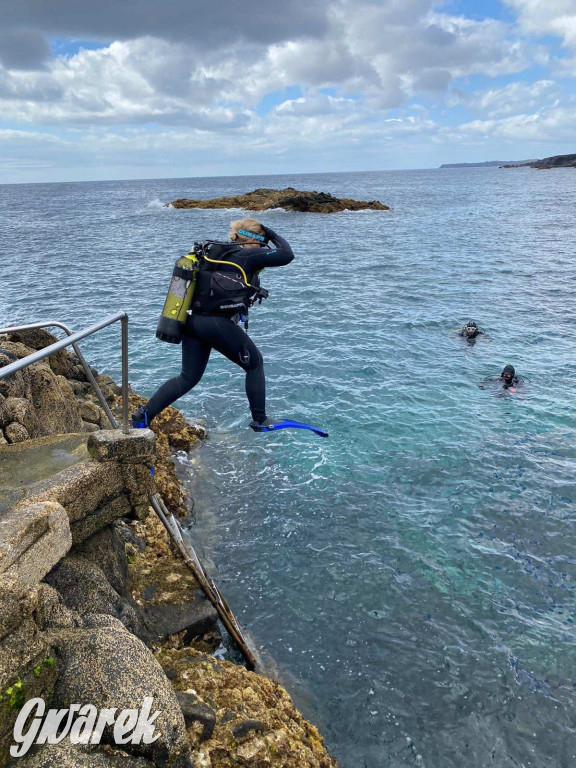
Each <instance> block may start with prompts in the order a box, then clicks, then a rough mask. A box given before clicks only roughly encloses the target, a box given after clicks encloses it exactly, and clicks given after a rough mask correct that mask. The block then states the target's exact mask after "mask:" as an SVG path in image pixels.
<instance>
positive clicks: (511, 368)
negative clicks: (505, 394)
mask: <svg viewBox="0 0 576 768" xmlns="http://www.w3.org/2000/svg"><path fill="white" fill-rule="evenodd" d="M505 373H511V374H512V376H514V375H515V374H516V370H515V368H514V366H513V365H506V366H504V370H503V371H502V373H501V374H500V375H501V376H504V374H505Z"/></svg>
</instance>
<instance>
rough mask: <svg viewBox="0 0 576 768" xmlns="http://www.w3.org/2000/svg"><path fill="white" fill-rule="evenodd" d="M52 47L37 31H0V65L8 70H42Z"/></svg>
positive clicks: (22, 29) (20, 29) (18, 28)
mask: <svg viewBox="0 0 576 768" xmlns="http://www.w3.org/2000/svg"><path fill="white" fill-rule="evenodd" d="M49 55H50V46H49V45H48V43H47V41H46V40H45V38H44V37H43V35H42V34H41V33H40V32H38V31H37V30H35V29H30V28H26V27H16V28H12V29H8V28H6V27H4V28H3V29H2V30H0V63H1V64H3V65H4V66H5V67H7V68H8V69H24V70H30V69H32V70H33V69H41V68H42V67H43V66H44V64H45V62H46V60H47V59H48V56H49Z"/></svg>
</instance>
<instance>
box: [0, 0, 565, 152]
mask: <svg viewBox="0 0 576 768" xmlns="http://www.w3.org/2000/svg"><path fill="white" fill-rule="evenodd" d="M506 1H507V2H508V3H509V5H511V6H512V7H513V8H514V9H515V10H516V12H517V13H518V19H519V23H518V24H514V23H508V22H505V21H501V20H497V19H490V18H484V19H482V20H478V19H473V18H469V17H467V16H466V15H464V14H455V13H450V12H449V8H450V7H451V6H449V5H442V4H440V5H439V4H437V3H435V2H434V0H354V2H353V0H330V2H328V0H317V1H316V2H314V3H312V2H309V0H286V2H284V3H283V4H281V5H279V4H273V3H270V2H268V1H267V2H264V0H246V2H245V3H243V4H238V3H237V2H232V0H221V1H220V2H219V3H208V2H207V0H187V1H186V3H184V1H183V0H173V2H172V3H170V4H164V5H160V3H159V1H158V0H123V1H122V2H121V0H111V2H109V3H107V4H104V5H102V4H97V3H94V2H92V1H91V2H88V0H75V2H74V3H70V2H69V0H52V2H50V3H45V2H44V0H42V2H40V0H19V2H14V3H10V2H6V0H5V1H4V3H3V9H2V23H3V26H2V32H0V110H1V112H0V114H1V115H2V119H3V120H4V121H5V124H9V125H10V127H11V128H12V126H13V125H20V126H27V127H28V128H30V134H32V135H36V136H38V137H39V138H38V139H37V142H39V144H38V146H40V145H41V146H42V147H46V140H45V139H44V138H42V131H37V132H35V131H34V130H33V127H34V126H36V127H37V128H41V129H42V130H43V131H44V134H45V133H46V129H49V131H51V132H52V133H53V134H54V136H55V137H59V141H60V143H54V144H51V145H50V147H49V150H48V152H49V154H50V156H51V157H53V158H57V162H59V163H60V162H61V163H68V159H67V158H68V157H70V158H71V160H70V162H75V160H74V158H79V157H80V156H81V155H82V153H83V156H84V157H85V158H86V162H87V163H88V165H90V163H91V162H92V159H94V166H96V165H97V163H98V162H101V159H102V158H103V157H109V158H113V160H114V162H115V163H118V162H120V160H119V159H120V158H121V159H122V162H123V163H124V164H130V163H134V164H137V163H138V162H140V163H141V162H143V160H144V158H145V157H146V153H149V154H153V153H158V154H159V157H173V158H174V157H176V153H178V152H180V153H181V156H182V157H184V156H186V158H188V157H193V158H198V159H199V161H200V162H203V157H206V156H207V155H208V154H211V155H213V156H214V157H215V158H223V159H225V160H226V161H227V160H228V159H231V158H233V159H234V160H235V162H236V161H237V159H238V158H239V157H242V158H250V160H251V162H253V159H254V158H258V157H267V156H271V157H274V158H275V159H276V160H278V162H280V161H281V160H283V158H287V157H289V156H291V153H292V155H294V153H296V154H298V153H300V154H299V155H298V156H301V157H304V156H305V153H306V152H308V153H313V154H314V158H315V160H316V159H318V158H319V157H322V156H325V157H326V158H328V157H329V153H330V152H332V153H333V154H332V156H333V157H342V156H343V155H344V154H346V156H347V157H352V156H355V155H354V153H357V155H356V156H360V153H361V152H363V151H368V150H366V148H369V149H370V151H372V152H373V153H374V156H375V157H376V158H379V157H381V156H384V154H385V153H390V152H391V146H397V147H398V148H399V152H401V151H402V150H403V149H406V150H407V151H408V150H410V151H412V150H413V149H414V147H415V146H416V145H417V144H418V143H420V144H421V145H424V146H426V145H427V146H430V145H432V144H439V145H440V144H442V143H443V142H448V143H450V142H453V141H456V140H458V141H461V142H465V141H467V140H470V141H477V142H478V141H480V142H481V141H484V140H486V141H488V140H489V139H490V137H495V136H498V137H501V138H502V137H509V136H511V135H512V133H513V131H514V130H518V131H520V132H521V134H522V135H523V136H526V137H536V138H534V140H535V141H543V140H544V139H543V138H541V137H543V136H548V137H553V136H555V135H557V136H564V135H565V120H566V119H567V117H568V115H569V114H571V111H570V110H571V106H570V105H569V104H566V103H565V101H563V93H562V90H561V89H560V87H559V86H558V85H556V84H554V82H553V81H552V80H551V78H550V75H547V76H540V77H541V79H540V80H539V81H538V82H536V83H532V84H531V83H530V82H509V80H510V79H511V78H514V79H516V80H517V79H518V75H519V73H522V72H524V71H525V70H526V71H527V70H530V69H531V68H533V66H534V65H535V64H538V65H540V66H541V67H546V66H549V65H550V56H549V53H548V51H547V48H546V45H544V44H543V43H541V42H540V41H538V40H536V41H535V40H534V36H535V35H537V34H540V33H546V34H549V33H550V32H552V33H553V34H557V35H560V36H561V38H562V40H563V41H564V42H565V44H566V45H571V44H572V43H571V41H572V40H573V34H572V33H573V30H574V29H576V27H575V26H574V25H573V20H574V17H575V15H576V14H575V12H574V10H573V8H571V5H572V4H573V0H569V1H568V0H566V2H565V1H564V0H550V2H549V3H548V5H547V6H546V7H544V5H543V3H542V2H540V0H506ZM0 2H2V0H0ZM55 37H56V38H58V39H60V40H62V39H64V40H65V41H66V40H70V39H71V38H76V39H77V40H85V41H88V42H90V41H99V42H100V43H101V45H100V46H99V47H97V48H96V49H95V50H92V49H91V50H83V49H80V50H77V47H72V50H74V51H76V52H75V53H73V54H69V55H58V54H57V53H53V54H52V55H50V56H48V55H47V54H48V43H47V40H49V39H50V40H52V43H54V38H55ZM575 39H576V38H575ZM92 47H93V46H91V48H92ZM54 50H55V51H58V50H70V48H67V47H64V48H59V47H58V46H55V47H54ZM490 78H494V79H495V78H498V80H497V81H496V82H497V84H495V85H493V86H492V87H489V86H488V85H487V81H489V79H490ZM524 79H525V80H527V81H528V80H529V79H530V77H528V76H527V77H525V78H524ZM478 81H480V82H481V83H482V88H481V90H475V88H478ZM501 83H503V84H501ZM286 89H288V92H289V93H291V94H293V93H294V91H295V92H296V93H297V94H298V95H299V97H298V98H287V99H285V100H284V101H283V102H282V103H279V104H277V103H276V101H277V100H279V98H280V96H279V94H281V93H282V92H284V91H285V90H286ZM419 104H420V106H419ZM422 104H427V105H431V104H433V105H434V109H435V110H436V111H434V112H432V114H434V115H438V108H444V107H447V108H448V110H449V109H450V108H451V107H455V106H458V107H459V108H462V109H463V110H466V111H467V113H468V114H467V117H466V118H465V121H464V123H463V124H462V125H461V126H459V127H458V128H450V129H448V128H443V127H442V125H441V124H440V121H441V118H438V117H435V118H434V119H432V118H431V117H430V114H429V113H428V112H427V111H426V109H425V108H424V107H422V106H421V105H422ZM430 109H432V107H430ZM563 110H564V111H563ZM264 112H266V113H265V114H264ZM556 117H557V118H558V119H556ZM472 118H475V119H472ZM476 118H477V119H476ZM459 119H460V120H461V119H462V118H461V116H460V115H459ZM505 140H506V141H507V140H508V138H505ZM550 140H553V139H550ZM26 141H28V142H29V146H30V147H32V146H36V145H35V144H34V140H33V139H26ZM0 142H2V146H3V147H5V146H8V145H9V146H10V147H15V146H16V145H17V143H16V144H15V143H14V141H13V140H10V142H11V143H9V142H8V138H7V137H6V136H4V137H2V136H1V135H0ZM21 146H23V144H22V145H21ZM35 151H36V150H34V151H33V150H32V149H31V150H30V153H31V154H30V156H28V155H23V157H24V160H26V161H27V162H34V161H35V160H36V155H35V154H34V152H35ZM37 156H38V157H40V156H41V151H40V150H38V154H37ZM97 157H98V158H99V160H98V161H96V158H97ZM150 162H152V163H154V164H156V162H158V163H160V162H162V161H161V159H159V160H158V161H157V159H156V157H154V158H153V159H150V160H149V161H148V163H150ZM238 162H240V161H238ZM203 167H204V166H203ZM252 167H254V166H253V165H252Z"/></svg>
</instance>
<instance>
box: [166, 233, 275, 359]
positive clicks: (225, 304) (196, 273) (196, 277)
mask: <svg viewBox="0 0 576 768" xmlns="http://www.w3.org/2000/svg"><path fill="white" fill-rule="evenodd" d="M234 251H238V244H237V243H222V242H218V241H216V240H207V241H205V242H202V243H194V250H193V251H192V252H191V253H189V254H188V255H187V256H184V257H183V258H181V259H178V261H177V262H176V265H175V267H174V271H173V273H172V280H171V282H170V287H169V289H168V295H167V297H166V301H165V304H164V309H163V310H162V315H161V316H160V320H159V322H158V327H157V329H156V337H157V338H158V339H160V340H161V341H167V342H169V343H170V344H179V343H180V341H181V339H182V329H183V327H184V324H185V323H186V320H187V316H188V315H189V314H190V313H192V312H193V313H194V314H199V315H219V316H223V317H233V316H234V315H242V316H246V315H247V314H248V309H249V308H250V307H251V306H252V305H253V304H254V303H255V302H257V301H258V302H262V299H265V298H267V297H268V291H267V290H266V289H265V288H262V287H261V286H260V278H259V276H258V273H255V274H253V275H251V276H250V277H249V276H248V275H247V274H246V271H245V270H244V268H243V267H241V266H240V265H239V264H236V263H235V262H233V261H230V260H228V259H227V258H226V257H227V256H228V255H230V256H231V255H232V253H233V252H234ZM230 267H231V268H232V271H231V270H230V269H229V268H230ZM223 268H224V269H223Z"/></svg>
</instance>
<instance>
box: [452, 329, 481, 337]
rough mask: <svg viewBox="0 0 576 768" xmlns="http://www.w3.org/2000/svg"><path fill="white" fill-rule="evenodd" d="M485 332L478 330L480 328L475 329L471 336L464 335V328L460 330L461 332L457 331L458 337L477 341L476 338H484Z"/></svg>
mask: <svg viewBox="0 0 576 768" xmlns="http://www.w3.org/2000/svg"><path fill="white" fill-rule="evenodd" d="M485 335H486V334H485V332H484V331H482V330H480V328H478V329H476V331H475V332H474V333H473V334H469V333H466V331H465V330H464V328H462V330H461V331H458V336H462V337H463V338H465V339H477V338H478V336H485Z"/></svg>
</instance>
